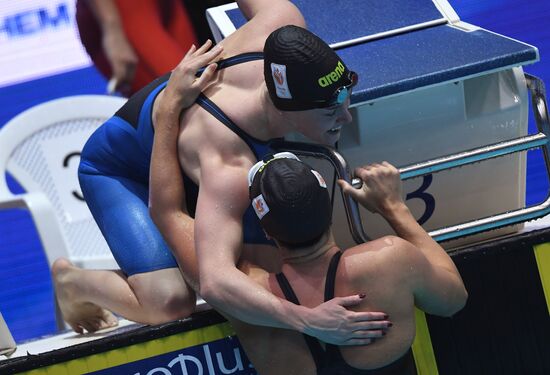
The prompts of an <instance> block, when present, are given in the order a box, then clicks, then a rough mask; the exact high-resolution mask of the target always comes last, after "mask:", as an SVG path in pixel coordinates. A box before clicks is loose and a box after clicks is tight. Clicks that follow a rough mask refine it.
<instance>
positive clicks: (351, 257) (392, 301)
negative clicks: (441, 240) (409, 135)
mask: <svg viewBox="0 0 550 375" xmlns="http://www.w3.org/2000/svg"><path fill="white" fill-rule="evenodd" d="M356 175H357V176H358V177H361V179H362V180H363V188H362V189H361V190H355V189H353V188H352V187H351V186H349V185H347V184H345V183H344V182H342V181H341V182H340V184H341V186H343V187H344V188H345V189H344V190H345V191H346V192H347V193H349V194H351V195H352V196H353V197H354V198H355V199H357V200H358V201H359V202H360V203H361V204H362V205H364V206H365V207H367V208H369V209H370V210H372V211H374V212H377V213H379V214H381V215H382V216H383V217H384V218H385V219H386V220H387V221H388V222H389V224H391V226H392V227H393V228H394V230H395V231H396V233H397V235H398V236H399V237H397V236H386V237H383V238H380V239H377V240H374V241H371V242H369V243H366V244H362V245H358V246H355V247H352V248H349V249H347V250H345V251H343V252H342V251H341V250H340V249H339V248H338V247H337V246H336V244H335V243H334V240H333V238H332V235H331V233H330V223H331V210H332V209H331V202H330V197H329V193H328V192H327V188H326V184H325V182H324V180H323V178H322V177H321V176H320V174H319V173H318V172H316V171H314V170H312V168H311V167H309V166H308V165H307V164H305V163H302V162H300V161H298V159H297V158H296V157H295V156H294V155H292V154H290V153H284V154H276V155H275V157H274V158H272V159H269V160H267V162H264V161H262V162H259V163H258V164H257V165H255V166H254V167H253V168H252V169H251V171H250V173H249V184H250V199H251V201H252V206H253V207H254V208H255V209H256V212H257V214H258V217H259V218H260V220H261V224H262V226H263V228H264V229H265V231H266V233H267V234H268V235H269V236H270V237H272V238H273V239H274V240H275V242H276V243H277V244H278V246H279V248H280V250H281V253H282V254H283V256H284V265H283V267H282V272H280V273H278V274H268V273H266V272H265V271H263V270H261V269H259V268H257V267H255V266H246V265H243V267H242V269H243V271H244V272H246V273H247V274H249V275H250V276H251V277H252V278H253V279H255V280H256V281H257V282H258V283H259V284H260V285H262V286H263V287H264V288H266V290H268V291H270V292H272V293H274V294H276V295H280V296H284V297H285V298H286V299H288V300H289V301H291V302H294V303H296V304H302V305H305V306H308V307H313V306H316V305H318V304H320V303H322V302H323V301H326V300H329V299H332V298H334V297H335V296H341V295H348V294H350V293H354V292H364V293H366V294H367V297H366V298H365V300H364V302H363V303H362V304H360V305H358V306H356V309H357V310H360V311H361V310H370V309H376V310H383V311H385V312H387V313H388V314H389V320H390V321H391V322H392V328H391V329H390V330H387V331H386V330H385V329H384V327H383V326H381V330H384V332H385V333H386V334H385V335H384V337H383V338H381V339H376V340H375V341H374V343H372V344H371V345H368V346H353V347H349V346H335V345H330V344H325V343H322V342H320V341H318V340H317V339H315V338H313V337H311V336H307V335H300V334H298V333H295V332H292V331H287V330H270V329H266V328H263V327H250V326H244V325H243V324H241V323H238V322H235V323H233V324H234V327H235V329H236V331H237V334H238V336H239V338H240V341H241V343H242V344H243V346H244V348H245V350H246V352H247V354H248V356H249V358H250V359H251V360H252V362H253V363H254V366H255V367H256V369H257V370H258V373H259V374H262V375H271V374H300V375H313V374H317V375H361V374H364V375H368V374H372V375H390V374H392V375H393V374H395V375H397V374H399V375H409V374H416V368H415V364H414V360H413V357H412V353H411V349H410V347H411V344H412V342H413V339H414V336H415V320H414V316H415V314H414V307H415V305H416V306H417V307H419V308H421V309H422V310H424V311H426V312H427V313H430V314H435V315H443V316H450V315H453V314H454V313H456V312H457V311H459V310H460V309H461V308H462V307H463V306H464V304H465V302H466V299H467V292H466V290H465V288H464V285H463V283H462V279H461V277H460V275H459V273H458V271H457V269H456V267H455V266H454V264H453V262H452V260H451V258H450V257H449V256H448V255H447V254H446V252H445V251H444V250H443V249H442V248H441V247H440V246H439V245H438V244H437V243H436V242H435V241H433V240H432V239H431V237H430V236H429V235H428V234H427V233H426V232H425V231H424V230H423V229H422V228H421V227H420V225H418V224H417V223H416V221H415V220H414V218H413V217H412V215H411V213H410V211H409V210H408V208H407V207H406V206H405V204H404V203H403V200H402V199H401V181H400V179H399V175H398V172H397V170H396V169H395V168H394V167H393V166H391V165H390V164H388V163H385V162H384V163H382V164H375V165H371V166H366V167H364V168H360V169H358V170H357V171H356ZM323 286H324V287H323Z"/></svg>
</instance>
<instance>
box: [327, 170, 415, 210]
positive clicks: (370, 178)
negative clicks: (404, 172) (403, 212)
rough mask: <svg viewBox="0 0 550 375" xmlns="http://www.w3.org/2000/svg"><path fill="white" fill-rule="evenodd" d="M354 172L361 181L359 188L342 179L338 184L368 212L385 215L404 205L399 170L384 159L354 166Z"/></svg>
mask: <svg viewBox="0 0 550 375" xmlns="http://www.w3.org/2000/svg"><path fill="white" fill-rule="evenodd" d="M354 174H355V176H356V177H359V178H360V179H361V180H362V181H363V186H361V188H360V189H355V188H354V187H353V186H351V185H350V184H349V183H347V182H346V181H344V180H338V185H340V187H341V188H342V191H343V192H344V193H345V194H348V195H350V196H351V197H352V198H353V199H355V200H356V201H357V202H358V203H359V204H361V205H362V206H363V207H365V208H366V209H367V210H369V211H370V212H373V213H379V214H381V215H382V216H385V215H386V214H387V213H389V212H393V211H394V210H395V208H396V207H402V206H403V205H404V202H403V197H402V195H403V194H402V183H401V179H400V178H399V171H398V170H397V168H395V167H394V166H393V165H391V164H390V163H388V162H386V161H384V162H382V163H381V164H378V163H374V164H369V165H365V166H363V167H360V168H356V169H355V171H354Z"/></svg>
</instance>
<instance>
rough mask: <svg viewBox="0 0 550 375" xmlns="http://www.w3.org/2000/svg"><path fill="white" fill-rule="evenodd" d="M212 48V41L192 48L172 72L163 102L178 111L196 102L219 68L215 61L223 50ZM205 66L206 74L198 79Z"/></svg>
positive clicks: (216, 47) (220, 47) (217, 47)
mask: <svg viewBox="0 0 550 375" xmlns="http://www.w3.org/2000/svg"><path fill="white" fill-rule="evenodd" d="M210 47H212V41H210V40H207V41H206V43H204V44H203V45H202V46H201V47H200V48H199V49H197V48H196V47H195V45H193V46H191V48H190V49H189V51H187V53H186V54H185V57H184V58H183V60H181V62H180V63H179V64H178V66H176V68H175V69H174V70H173V71H172V75H171V76H170V79H169V80H168V84H167V86H166V89H165V90H164V94H163V98H162V102H164V103H165V104H168V105H169V106H170V107H171V108H173V109H175V110H178V111H181V110H182V109H184V108H187V107H189V106H191V104H193V103H194V102H195V100H196V99H197V97H198V96H199V94H200V93H201V91H203V90H204V89H205V88H206V86H208V84H210V83H211V82H212V79H213V77H214V76H215V72H216V68H217V64H216V63H215V62H214V61H215V60H216V59H217V58H218V56H219V55H220V53H221V52H222V50H223V48H222V46H220V45H217V46H215V47H214V48H212V49H210ZM204 66H206V68H205V70H204V72H203V73H202V75H201V76H200V77H197V72H198V71H199V69H200V68H202V67H204ZM163 108H165V107H164V106H163Z"/></svg>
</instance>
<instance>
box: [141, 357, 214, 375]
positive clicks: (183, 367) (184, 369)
mask: <svg viewBox="0 0 550 375" xmlns="http://www.w3.org/2000/svg"><path fill="white" fill-rule="evenodd" d="M185 361H191V362H193V363H194V364H195V366H197V369H198V373H197V375H202V373H203V370H202V364H201V361H199V360H198V359H197V358H195V357H193V356H192V355H183V354H180V355H178V356H177V357H176V358H174V359H173V360H172V361H170V363H169V364H168V367H170V368H171V367H174V366H175V365H176V364H178V363H179V364H180V366H181V372H182V373H183V375H189V372H187V365H186V364H185ZM147 375H149V374H147ZM168 375H170V372H168Z"/></svg>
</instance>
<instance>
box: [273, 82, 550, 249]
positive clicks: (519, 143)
mask: <svg viewBox="0 0 550 375" xmlns="http://www.w3.org/2000/svg"><path fill="white" fill-rule="evenodd" d="M525 78H526V82H527V87H528V89H529V92H530V94H531V101H532V106H533V111H534V114H535V121H536V124H537V128H538V131H539V132H538V133H537V134H534V135H528V136H524V137H519V138H516V139H513V140H509V141H504V142H499V143H495V144H492V145H488V146H482V147H479V148H476V149H472V150H468V151H463V152H459V153H456V154H452V155H447V156H443V157H440V158H437V159H433V160H428V161H424V162H420V163H415V164H411V165H408V166H405V167H402V168H400V169H399V173H400V176H401V179H402V180H407V179H410V178H414V177H420V176H424V175H427V174H431V173H435V172H439V171H442V170H446V169H451V168H456V167H460V166H463V165H467V164H472V163H477V162H481V161H484V160H488V159H493V158H496V157H499V156H504V155H508V154H512V153H516V152H521V151H527V150H530V149H534V148H538V147H541V148H542V151H543V155H544V161H545V166H546V172H547V176H550V150H549V144H548V143H549V139H548V136H549V135H550V121H549V116H548V106H547V104H546V103H547V102H546V93H545V89H544V83H543V82H542V81H541V80H540V79H539V78H537V77H535V76H532V75H529V74H525ZM273 147H274V148H276V149H278V150H287V151H292V152H295V153H297V154H300V155H305V156H312V157H321V158H324V159H327V160H328V161H329V162H331V164H332V165H333V167H334V168H335V170H336V174H337V175H338V177H339V178H341V179H344V180H346V181H348V182H349V183H351V184H352V185H353V186H354V187H356V188H360V187H361V184H362V181H361V180H360V179H357V178H355V179H353V180H352V179H351V174H350V170H349V167H348V165H347V162H346V160H345V159H344V157H343V156H342V155H341V154H340V153H338V151H336V150H335V149H334V148H332V147H329V146H322V145H315V144H310V143H301V142H285V141H277V142H275V143H274V144H273ZM342 198H343V201H344V207H345V210H346V217H347V219H348V225H349V227H350V231H351V235H352V237H353V239H354V241H355V242H357V243H362V242H366V241H367V240H368V239H369V238H368V236H367V235H366V234H365V232H364V231H363V225H362V221H361V216H360V214H359V207H358V205H357V202H355V201H354V200H353V199H352V198H351V197H349V196H345V195H342ZM548 213H550V196H548V197H547V199H546V200H545V201H544V202H542V203H540V204H538V205H535V206H531V207H525V208H521V209H517V210H513V211H507V212H504V213H501V214H497V215H493V216H488V217H485V218H481V219H476V220H472V221H468V222H465V223H462V224H458V225H454V226H449V227H444V228H441V229H437V230H434V231H431V232H429V234H430V236H432V237H433V238H434V239H435V240H436V241H446V240H451V239H454V238H459V237H463V236H467V235H471V234H475V233H479V232H483V231H487V230H492V229H496V228H500V227H504V226H508V225H513V224H517V223H521V222H524V221H528V220H533V219H537V218H540V217H543V216H545V215H547V214H548Z"/></svg>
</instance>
